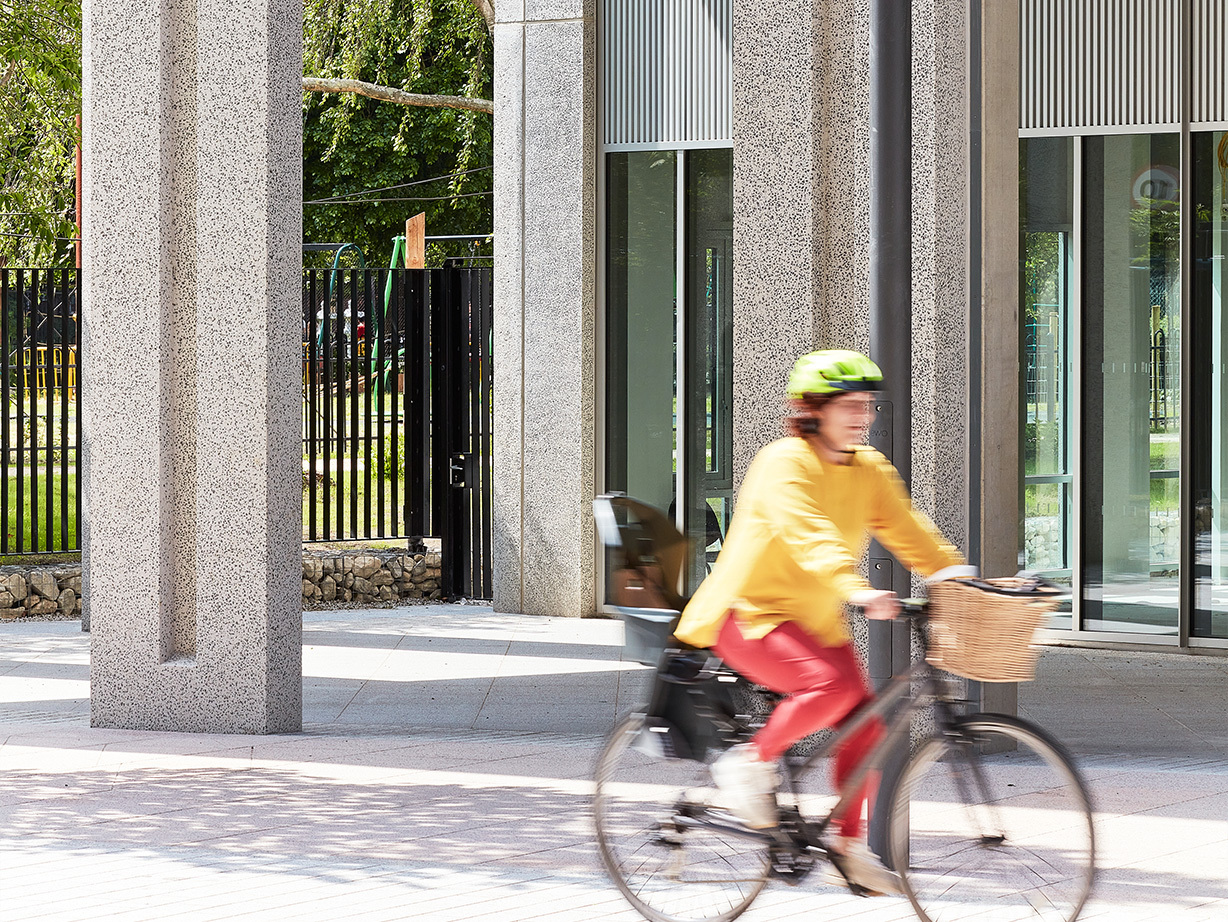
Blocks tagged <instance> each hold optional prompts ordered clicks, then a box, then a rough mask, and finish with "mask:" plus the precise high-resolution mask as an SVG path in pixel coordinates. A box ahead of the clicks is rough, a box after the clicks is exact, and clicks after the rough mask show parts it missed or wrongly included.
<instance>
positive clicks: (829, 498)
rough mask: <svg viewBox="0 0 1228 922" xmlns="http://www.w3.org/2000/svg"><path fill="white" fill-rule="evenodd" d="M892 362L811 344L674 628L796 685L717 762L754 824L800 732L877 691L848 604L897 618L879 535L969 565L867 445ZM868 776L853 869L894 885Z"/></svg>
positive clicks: (946, 563) (840, 773)
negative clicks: (870, 840)
mask: <svg viewBox="0 0 1228 922" xmlns="http://www.w3.org/2000/svg"><path fill="white" fill-rule="evenodd" d="M882 379H883V376H882V372H881V371H880V370H879V368H878V366H877V365H875V364H874V363H873V362H872V361H870V359H868V358H867V357H866V356H864V355H862V354H860V353H858V352H852V351H847V350H826V351H821V352H812V353H810V354H809V355H804V356H802V357H801V358H800V359H798V361H797V363H796V365H794V367H793V371H792V374H791V375H790V376H789V384H788V401H789V411H788V414H787V416H786V419H785V422H786V425H787V427H788V430H789V432H790V435H789V437H787V438H783V439H779V440H777V441H775V442H773V443H771V444H770V445H768V446H766V447H765V448H763V449H762V450H761V451H760V452H759V454H758V455H757V456H756V458H755V460H754V462H753V463H752V464H751V466H750V468H749V470H748V471H747V473H746V479H745V481H744V482H743V484H742V488H741V492H740V493H739V496H738V505H737V509H736V511H735V513H734V516H733V520H732V522H731V523H730V526H729V532H728V535H727V537H726V539H725V542H724V544H723V546H722V548H721V552H720V556H719V557H718V559H717V561H716V564H715V566H714V568H713V570H712V573H711V575H710V576H709V577H708V578H707V579H706V580H705V581H704V582H703V583H702V584H701V585H700V587H699V589H698V591H697V592H696V593H695V596H694V598H692V599H691V601H690V603H689V604H688V605H687V606H686V609H685V611H684V612H683V614H682V618H681V620H680V622H679V624H678V627H677V630H676V631H675V635H676V636H677V637H678V639H679V640H682V641H683V642H685V643H689V644H692V645H694V646H699V647H711V648H713V649H714V650H715V652H716V654H717V655H718V656H719V657H720V658H721V659H722V660H724V661H725V662H726V663H728V664H729V665H730V666H732V667H733V668H734V669H736V670H737V671H738V672H740V673H741V674H742V675H744V676H746V677H747V678H748V679H750V680H751V681H753V682H756V683H758V684H760V685H764V686H766V687H767V688H770V689H771V690H772V691H775V692H778V693H780V694H783V695H786V696H788V697H786V698H785V699H784V700H783V701H782V702H781V703H780V704H779V705H778V706H777V707H776V709H775V710H774V711H773V713H772V714H771V716H770V717H769V719H768V721H767V723H766V724H765V725H764V727H763V728H762V729H761V730H760V731H759V732H758V733H756V734H755V736H754V738H753V739H752V740H751V741H750V742H749V743H746V744H744V745H741V746H735V747H733V748H732V749H730V750H729V751H728V752H726V753H725V754H724V755H722V756H721V757H720V758H719V759H718V760H717V761H716V762H715V763H714V764H713V765H712V777H713V780H714V781H715V782H716V784H717V786H718V788H719V789H720V790H721V792H722V794H723V795H725V797H726V798H727V799H729V800H730V801H731V803H729V804H728V806H729V807H730V809H733V810H735V811H736V812H737V813H738V814H739V816H740V817H741V818H742V819H743V820H744V821H745V822H746V823H747V824H748V825H751V826H754V827H757V828H766V827H771V826H774V825H775V824H776V822H777V808H776V799H775V791H776V787H777V784H778V777H777V773H776V768H775V762H776V760H777V759H779V758H780V757H781V756H782V755H784V753H785V752H786V751H787V750H788V749H789V748H790V747H791V746H792V745H793V744H794V743H796V742H797V741H798V740H800V739H802V738H803V737H806V736H808V735H810V734H811V733H814V732H815V731H817V730H820V729H822V728H825V727H832V726H837V725H839V724H840V723H841V722H842V721H843V720H844V718H845V717H847V716H848V715H849V714H851V713H852V712H853V711H855V710H856V709H857V708H859V707H860V706H861V705H862V704H863V703H864V702H865V701H866V700H868V698H869V697H870V692H869V690H868V688H867V687H866V683H865V680H864V678H863V677H862V673H861V668H860V666H859V663H858V661H857V657H856V655H855V653H854V652H853V647H852V643H851V636H850V634H849V628H848V625H847V623H846V621H845V617H844V607H845V605H855V606H858V607H860V608H862V609H864V611H865V613H866V616H867V617H869V618H877V619H890V618H894V617H895V616H896V615H897V614H898V612H899V609H900V605H899V600H898V598H897V596H896V594H895V593H893V592H889V591H886V590H878V589H873V588H871V586H870V584H869V583H868V582H867V581H866V580H865V578H864V577H862V576H861V575H860V574H859V573H858V569H857V562H858V560H859V559H860V558H861V556H862V555H863V554H864V552H865V548H866V545H867V539H868V537H869V536H870V535H873V536H874V537H875V538H877V539H878V540H879V541H881V542H882V544H883V545H884V546H886V547H887V548H888V549H889V550H890V551H891V552H892V553H893V554H895V555H896V557H898V558H899V559H900V560H901V561H902V562H903V563H905V564H906V565H908V566H909V567H911V568H912V569H914V570H916V571H918V572H920V573H921V574H922V575H923V576H926V577H933V576H935V575H936V574H940V571H943V572H941V576H943V577H945V576H948V575H955V572H956V571H949V570H948V568H951V567H959V566H960V565H962V564H963V563H964V561H963V558H962V557H961V556H960V554H959V552H958V551H956V549H955V548H954V547H953V546H951V545H950V544H949V543H948V542H946V541H945V539H944V538H943V537H942V535H941V534H940V533H939V532H938V530H937V529H936V528H935V527H934V525H933V524H932V523H931V522H930V521H929V520H928V519H927V518H926V517H925V516H923V515H922V514H921V513H919V512H917V511H916V510H915V509H914V508H913V507H912V503H911V501H910V500H909V497H908V493H907V491H906V490H905V488H904V485H903V483H902V482H901V480H900V477H899V475H898V474H897V473H896V471H895V469H894V468H893V467H892V466H891V464H890V463H889V462H888V461H887V460H886V459H885V458H884V457H883V456H882V455H881V454H879V453H878V452H877V451H875V450H874V449H872V448H869V447H867V446H865V445H863V444H861V443H862V442H864V441H865V436H866V430H867V429H868V427H869V424H870V422H871V421H872V420H873V418H874V415H875V406H874V400H875V392H877V391H879V390H881V388H882ZM881 732H882V730H881V726H878V725H869V726H867V728H866V730H864V731H862V732H861V733H859V734H858V735H857V736H856V737H854V738H853V739H851V740H850V742H849V743H848V744H847V745H846V746H845V747H844V748H843V749H842V750H841V751H840V752H839V753H838V755H837V757H836V765H835V776H836V784H837V785H838V786H839V785H841V784H842V782H843V781H844V779H845V778H846V777H848V776H849V775H850V774H851V773H852V772H853V771H854V770H855V768H856V767H857V765H858V763H859V762H860V761H861V759H862V757H863V756H864V754H865V753H867V752H869V751H870V750H871V749H872V748H873V747H874V744H875V743H876V742H877V740H878V738H879V736H880V735H881ZM868 788H869V784H868V783H867V785H866V787H865V788H863V790H862V792H861V796H860V798H859V799H857V800H856V801H854V804H853V806H852V807H850V809H849V810H848V811H847V812H846V813H845V814H844V816H843V817H841V818H840V821H839V830H838V831H839V835H840V839H839V840H838V841H836V842H834V843H832V847H833V849H834V850H835V851H837V852H839V853H841V854H842V855H844V858H845V860H844V861H843V862H842V865H843V866H844V868H845V873H846V874H848V876H849V878H850V879H852V880H854V882H856V883H857V884H859V885H860V886H862V887H864V888H865V889H867V890H870V891H876V892H884V891H891V890H895V889H897V886H896V883H895V880H894V875H892V874H891V872H889V871H887V870H886V869H885V868H883V867H882V865H881V864H879V863H878V862H877V861H876V860H875V859H874V858H873V856H872V855H871V853H870V852H869V850H868V849H867V848H866V847H865V845H864V842H863V829H864V825H863V822H864V821H863V816H862V814H863V811H864V808H865V803H866V800H867V797H868V793H869V791H868Z"/></svg>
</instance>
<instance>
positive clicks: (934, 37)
mask: <svg viewBox="0 0 1228 922" xmlns="http://www.w3.org/2000/svg"><path fill="white" fill-rule="evenodd" d="M966 6H967V5H966V3H964V2H962V0H914V2H913V8H912V17H913V186H914V190H913V282H912V284H913V295H914V300H913V318H912V335H913V342H914V349H913V375H912V379H913V406H912V436H913V453H912V467H913V492H914V496H915V498H916V500H917V502H918V505H919V506H920V507H921V508H922V509H924V510H925V511H926V512H927V513H928V514H930V515H932V516H933V517H934V518H935V520H936V521H937V522H938V524H939V526H940V527H941V528H942V529H943V530H944V531H945V532H946V533H947V534H948V536H950V537H951V538H952V539H953V540H955V541H956V542H957V543H958V544H959V545H960V546H961V547H965V548H966V546H967V545H966V542H967V536H968V526H967V519H968V501H967V493H968V467H969V466H968V416H969V414H968V362H969V351H968V350H969V346H968V328H969V323H968V290H969V289H968V286H969V274H970V262H969V259H970V254H969V246H968V232H969V221H968V208H969V194H970V190H969V159H968V158H969V156H970V152H969V147H968V129H969V125H968V105H969V99H968V21H967V9H966ZM734 17H735V18H734V27H735V44H734V198H735V205H734V207H735V210H734V453H735V457H734V464H735V471H736V476H737V478H738V480H739V481H740V479H741V475H742V474H743V473H744V471H745V469H746V465H747V464H749V462H750V460H751V459H752V458H753V457H754V454H755V452H756V451H758V450H759V448H761V447H762V446H763V445H764V444H766V443H767V442H769V441H771V440H772V439H773V438H776V437H777V436H778V435H780V433H781V428H780V424H779V418H780V413H781V410H782V401H783V394H784V385H785V380H786V378H787V375H788V371H789V368H790V366H791V364H792V362H793V360H794V359H795V358H796V357H797V356H798V355H799V354H801V353H802V352H806V351H809V350H811V349H820V348H834V347H839V348H853V349H863V350H864V349H868V348H869V325H868V310H869V186H870V173H869V170H870V156H869V130H870V127H869V29H870V21H869V5H868V4H866V3H864V2H862V0H795V2H794V3H793V5H792V6H790V7H789V8H788V9H783V10H782V9H781V8H780V7H779V6H778V5H774V6H772V7H771V8H770V9H769V8H765V7H762V6H761V5H756V4H753V3H749V2H745V0H735V2H734ZM1012 258H1013V257H1012ZM889 386H890V384H889Z"/></svg>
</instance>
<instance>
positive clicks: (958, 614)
mask: <svg viewBox="0 0 1228 922" xmlns="http://www.w3.org/2000/svg"><path fill="white" fill-rule="evenodd" d="M976 582H977V583H981V584H983V585H984V584H988V585H989V586H993V587H995V588H996V589H997V591H995V590H994V589H992V588H980V587H978V586H977V585H976V584H975V583H974V582H972V581H968V580H962V579H950V580H944V581H943V582H941V583H938V584H936V585H934V586H932V587H931V588H930V594H929V599H930V605H929V612H930V622H929V623H930V649H929V656H928V657H927V658H928V659H929V662H930V664H931V665H933V666H937V667H938V668H940V669H945V670H947V671H948V672H953V673H955V674H956V675H961V676H963V677H964V678H967V679H976V680H978V681H981V682H1028V681H1030V680H1031V679H1033V678H1034V677H1035V674H1036V660H1037V658H1038V656H1039V655H1040V650H1039V648H1038V647H1037V646H1036V645H1035V644H1034V643H1033V642H1032V641H1033V636H1034V635H1035V633H1036V629H1037V628H1038V627H1039V626H1040V623H1041V621H1042V620H1044V617H1045V615H1046V614H1047V613H1048V612H1050V611H1052V610H1053V609H1055V608H1056V607H1057V606H1058V602H1059V601H1060V593H1058V592H1054V591H1052V590H1048V589H1042V588H1035V583H1034V582H1033V581H1030V580H1027V579H1024V578H1020V577H1007V578H1003V579H986V580H977V581H976ZM1029 590H1031V591H1029Z"/></svg>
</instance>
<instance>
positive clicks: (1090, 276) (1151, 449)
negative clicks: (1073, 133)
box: [1020, 131, 1228, 642]
mask: <svg viewBox="0 0 1228 922" xmlns="http://www.w3.org/2000/svg"><path fill="white" fill-rule="evenodd" d="M1183 144H1188V150H1183ZM1183 161H1184V162H1185V163H1188V164H1189V170H1190V175H1189V176H1188V177H1186V176H1183V171H1182V163H1183ZM1226 185H1228V133H1225V132H1222V131H1218V132H1194V133H1191V134H1189V135H1187V136H1186V138H1185V139H1184V140H1183V138H1182V135H1181V134H1179V133H1175V132H1173V133H1156V134H1146V133H1136V134H1121V135H1089V136H1085V137H1070V138H1061V137H1038V138H1025V139H1023V140H1022V141H1021V144H1020V300H1021V303H1020V314H1021V322H1022V329H1021V343H1022V349H1023V354H1022V356H1021V358H1022V368H1023V381H1022V382H1021V383H1022V387H1021V402H1022V405H1021V407H1020V415H1021V424H1022V427H1023V438H1022V447H1023V451H1022V465H1023V470H1022V474H1023V497H1022V500H1023V502H1022V508H1023V515H1024V522H1023V528H1022V541H1023V548H1022V559H1023V561H1024V564H1025V566H1026V567H1028V568H1029V569H1032V570H1038V571H1040V572H1042V573H1045V574H1046V575H1049V576H1050V577H1052V578H1056V579H1060V580H1067V579H1069V580H1072V581H1077V583H1078V585H1077V586H1076V590H1077V591H1076V598H1077V599H1078V604H1077V605H1076V606H1075V609H1074V612H1073V614H1072V613H1070V612H1067V613H1059V614H1058V615H1057V616H1055V618H1054V620H1053V622H1052V624H1051V626H1052V627H1056V628H1068V629H1073V630H1076V631H1082V632H1089V633H1094V634H1100V635H1114V636H1116V637H1119V638H1123V639H1124V638H1137V639H1140V640H1146V639H1148V638H1156V639H1165V638H1167V639H1168V642H1184V640H1183V638H1185V637H1191V638H1212V639H1214V638H1218V639H1221V640H1223V639H1228V502H1226V501H1228V496H1225V489H1226V487H1228V484H1225V477H1226V475H1228V329H1225V317H1224V307H1225V303H1224V257H1225V252H1226V251H1228V203H1226V198H1228V196H1226V193H1225V188H1226ZM1183 260H1184V261H1185V263H1183ZM1187 263H1188V264H1187ZM1183 349H1185V350H1188V351H1189V354H1188V355H1186V354H1183ZM1183 367H1184V368H1185V369H1187V372H1186V373H1188V374H1189V376H1190V380H1189V381H1188V382H1187V381H1185V380H1183V377H1182V375H1183ZM1183 426H1188V430H1189V431H1183ZM1186 478H1188V481H1189V483H1188V485H1185V484H1183V479H1186ZM1186 555H1188V556H1186ZM1183 604H1184V605H1185V606H1186V608H1185V609H1183Z"/></svg>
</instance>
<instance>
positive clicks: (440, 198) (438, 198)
mask: <svg viewBox="0 0 1228 922" xmlns="http://www.w3.org/2000/svg"><path fill="white" fill-rule="evenodd" d="M494 194H495V193H494V192H493V191H491V192H462V193H461V194H460V195H419V196H413V197H409V198H360V199H352V200H350V201H345V200H341V201H334V200H329V199H320V200H318V201H312V202H303V204H304V205H379V204H382V203H384V202H446V201H450V200H452V199H456V198H473V197H474V196H477V195H494Z"/></svg>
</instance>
